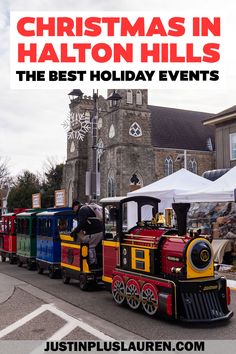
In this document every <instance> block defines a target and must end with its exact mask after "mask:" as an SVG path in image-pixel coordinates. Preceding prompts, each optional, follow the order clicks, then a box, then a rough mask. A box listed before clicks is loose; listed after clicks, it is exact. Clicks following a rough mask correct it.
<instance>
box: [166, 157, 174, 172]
mask: <svg viewBox="0 0 236 354" xmlns="http://www.w3.org/2000/svg"><path fill="white" fill-rule="evenodd" d="M164 173H165V176H169V175H171V174H172V173H173V160H172V158H171V157H170V156H168V157H167V158H166V159H165V164H164Z"/></svg>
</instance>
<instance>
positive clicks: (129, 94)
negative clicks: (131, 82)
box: [126, 90, 133, 104]
mask: <svg viewBox="0 0 236 354" xmlns="http://www.w3.org/2000/svg"><path fill="white" fill-rule="evenodd" d="M126 102H127V103H131V104H132V103H133V92H132V90H127V101H126Z"/></svg>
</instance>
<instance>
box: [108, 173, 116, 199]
mask: <svg viewBox="0 0 236 354" xmlns="http://www.w3.org/2000/svg"><path fill="white" fill-rule="evenodd" d="M115 195H116V185H115V179H114V177H108V180H107V196H108V197H115Z"/></svg>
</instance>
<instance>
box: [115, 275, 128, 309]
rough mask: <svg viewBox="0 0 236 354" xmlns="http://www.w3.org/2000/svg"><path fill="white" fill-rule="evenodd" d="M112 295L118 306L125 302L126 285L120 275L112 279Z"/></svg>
mask: <svg viewBox="0 0 236 354" xmlns="http://www.w3.org/2000/svg"><path fill="white" fill-rule="evenodd" d="M112 295H113V299H114V300H115V302H116V303H117V304H118V305H121V304H123V302H124V301H125V284H124V282H123V279H122V278H121V277H120V276H119V275H115V276H114V278H113V279H112Z"/></svg>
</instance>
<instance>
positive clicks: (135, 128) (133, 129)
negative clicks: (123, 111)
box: [129, 122, 143, 138]
mask: <svg viewBox="0 0 236 354" xmlns="http://www.w3.org/2000/svg"><path fill="white" fill-rule="evenodd" d="M129 135H131V136H133V137H135V138H137V137H139V136H142V135H143V133H142V129H141V127H140V125H139V124H138V123H137V122H134V123H133V124H131V126H130V128H129Z"/></svg>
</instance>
